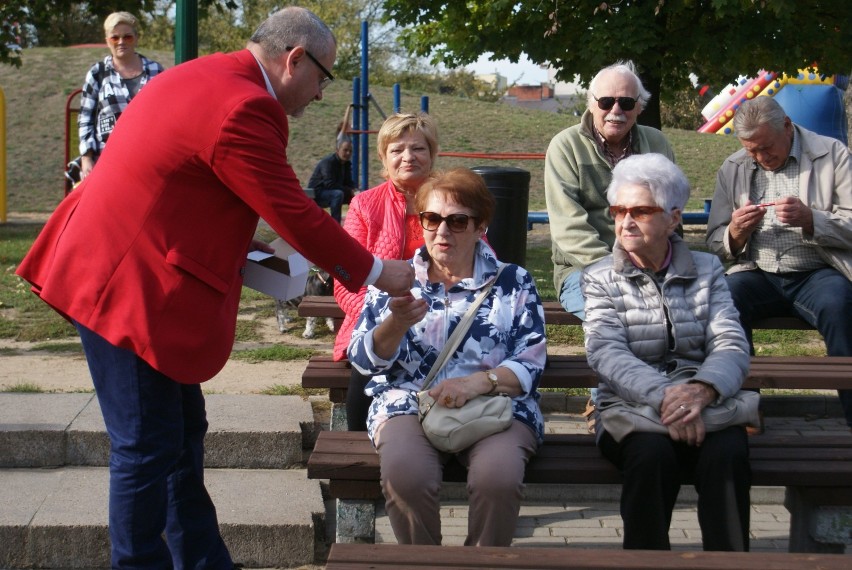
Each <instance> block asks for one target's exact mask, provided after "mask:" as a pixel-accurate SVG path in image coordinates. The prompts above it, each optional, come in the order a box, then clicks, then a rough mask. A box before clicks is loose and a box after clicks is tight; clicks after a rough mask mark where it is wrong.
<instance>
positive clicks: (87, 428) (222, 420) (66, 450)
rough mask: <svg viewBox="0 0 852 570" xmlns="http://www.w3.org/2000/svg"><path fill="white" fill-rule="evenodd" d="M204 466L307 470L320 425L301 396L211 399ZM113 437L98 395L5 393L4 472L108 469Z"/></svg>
mask: <svg viewBox="0 0 852 570" xmlns="http://www.w3.org/2000/svg"><path fill="white" fill-rule="evenodd" d="M205 399H206V403H207V420H208V422H209V424H210V427H209V430H208V433H207V438H206V440H205V444H206V456H205V464H206V465H207V466H208V467H219V468H232V469H287V468H292V467H300V466H302V465H303V464H304V458H305V451H306V450H308V451H309V450H310V449H312V448H313V444H314V441H315V439H316V431H317V429H318V428H317V426H316V425H315V423H314V415H313V412H312V410H311V404H310V402H309V401H307V400H304V399H302V398H301V397H299V396H263V395H224V394H213V395H208V396H206V397H205ZM108 457H109V437H108V436H107V433H106V429H105V427H104V423H103V418H102V416H101V411H100V406H99V405H98V400H97V398H96V397H95V395H94V394H91V393H77V394H74V393H72V394H19V393H0V467H58V466H63V465H80V466H84V465H86V466H106V465H107V462H108Z"/></svg>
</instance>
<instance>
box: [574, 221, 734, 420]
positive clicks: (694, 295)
mask: <svg viewBox="0 0 852 570" xmlns="http://www.w3.org/2000/svg"><path fill="white" fill-rule="evenodd" d="M669 239H670V240H671V243H672V260H671V265H670V266H669V269H668V272H667V274H666V276H665V279H664V280H663V283H662V284H661V287H660V288H658V287H657V285H656V283H655V282H654V280H653V278H652V277H651V276H649V275H646V274H645V273H643V272H642V271H641V270H640V269H638V268H637V267H636V266H634V265H633V263H632V262H631V261H630V259H629V257H628V255H627V252H625V251H624V250H623V249H622V248H621V246H620V245H619V244H618V243H616V245H615V247H614V249H613V253H612V255H609V256H607V257H605V258H603V259H601V260H600V261H598V262H597V263H595V264H593V265H590V266H589V267H587V268H586V269H585V270H584V271H583V276H582V278H581V280H580V283H581V286H582V288H583V295H584V296H585V298H586V320H585V321H584V323H583V330H584V332H585V336H586V354H587V358H588V361H589V365H590V366H591V368H592V369H593V370H594V371H595V372H596V373H597V374H598V377H599V378H600V385H599V390H600V391H599V392H598V401H599V402H602V401H606V400H607V399H613V397H617V398H621V399H623V400H625V401H628V402H634V403H639V404H648V405H650V406H653V407H654V409H655V410H657V411H658V412H659V410H660V406H661V404H662V400H663V396H664V390H665V388H666V387H668V386H670V385H671V383H672V382H671V380H669V378H668V377H667V376H666V373H671V372H673V370H675V369H681V368H683V367H685V366H695V367H698V372H697V373H696V375H695V377H694V379H695V380H701V381H702V382H706V383H708V384H710V385H712V386H713V387H714V388H715V389H716V391H717V392H718V393H719V401H722V400H724V399H725V398H728V397H730V396H732V395H734V394H735V393H736V392H737V391H738V390H739V389H740V387H741V386H742V383H743V380H744V379H745V377H746V375H747V374H748V369H749V362H750V358H749V348H748V342H747V341H746V337H745V333H743V329H742V327H741V326H740V321H739V313H738V312H737V310H736V308H735V307H734V303H733V301H732V300H731V295H730V292H729V291H728V285H727V283H726V281H725V276H724V273H725V271H724V268H723V267H722V264H721V262H720V261H719V259H718V258H717V257H716V256H715V255H712V254H709V253H702V252H693V251H690V250H689V248H688V247H687V246H686V243H684V242H683V240H682V239H681V238H679V237H678V236H676V235H674V236H672V237H671V238H669ZM664 306H665V308H666V309H665V310H664ZM668 324H670V325H671V333H672V337H673V339H674V341H673V342H674V346H673V347H670V346H669V335H668V332H667V325H668Z"/></svg>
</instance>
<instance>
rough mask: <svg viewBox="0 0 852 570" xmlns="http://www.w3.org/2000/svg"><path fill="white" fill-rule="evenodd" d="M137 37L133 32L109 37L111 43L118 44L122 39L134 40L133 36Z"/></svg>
mask: <svg viewBox="0 0 852 570" xmlns="http://www.w3.org/2000/svg"><path fill="white" fill-rule="evenodd" d="M135 37H136V36H134V35H133V34H124V35H123V36H118V35H115V36H110V37H108V38H107V39H108V40H109V41H110V43H113V44H117V43H118V42H120V41H121V40H124V41H126V42H132V41H133V38H135Z"/></svg>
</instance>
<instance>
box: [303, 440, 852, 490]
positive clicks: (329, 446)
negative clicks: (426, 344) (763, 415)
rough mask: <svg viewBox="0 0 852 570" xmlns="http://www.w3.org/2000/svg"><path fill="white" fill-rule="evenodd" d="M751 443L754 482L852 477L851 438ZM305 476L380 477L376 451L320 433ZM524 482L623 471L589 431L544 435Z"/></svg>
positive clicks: (609, 477) (817, 482)
mask: <svg viewBox="0 0 852 570" xmlns="http://www.w3.org/2000/svg"><path fill="white" fill-rule="evenodd" d="M752 442H754V443H752ZM749 443H750V446H751V457H750V460H751V466H752V475H753V479H754V480H753V484H755V485H774V486H788V485H793V486H801V485H806V486H815V487H822V486H836V485H837V484H838V482H839V481H849V480H852V438H848V437H842V436H827V437H820V436H815V437H811V438H803V437H801V436H798V437H797V438H787V437H763V436H761V437H755V438H750V439H749ZM308 477H309V478H311V479H332V480H338V481H353V482H354V481H371V480H372V481H378V479H379V456H378V454H377V453H376V452H375V450H374V449H373V446H372V444H371V443H370V441H369V439H368V438H367V435H366V433H364V432H321V433H320V434H319V437H318V438H317V442H316V445H315V447H314V452H313V453H312V454H311V457H310V458H309V459H308ZM446 480H450V481H464V472H463V470H462V471H458V472H454V473H451V474H449V476H448V477H447V478H446ZM525 481H526V482H527V483H560V484H587V483H620V482H621V476H620V474H619V473H618V470H617V469H616V468H615V467H614V466H613V465H612V464H611V463H610V462H609V461H608V460H606V459H605V458H604V457H603V456H601V455H600V452H599V451H598V450H597V447H596V446H595V443H594V438H593V437H592V436H590V435H548V436H546V438H545V443H544V444H543V445H542V446H541V448H540V449H539V451H538V453H537V454H536V456H535V457H533V459H532V460H531V461H530V463H529V465H528V467H527V473H526V476H525ZM849 494H850V496H852V489H850V491H849ZM333 496H335V495H333ZM336 497H337V498H353V497H346V496H336ZM376 497H378V495H376Z"/></svg>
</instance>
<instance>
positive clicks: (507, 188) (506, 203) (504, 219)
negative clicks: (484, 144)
mask: <svg viewBox="0 0 852 570" xmlns="http://www.w3.org/2000/svg"><path fill="white" fill-rule="evenodd" d="M471 170H473V171H474V172H476V173H477V174H479V175H480V176H482V178H483V179H484V180H485V185H486V186H488V190H490V191H491V194H492V195H493V196H494V199H495V201H496V202H497V205H496V208H495V210H494V219H493V220H491V225H490V226H489V227H488V243H490V244H491V247H492V248H494V251H496V252H497V257H498V259H500V261H505V262H506V263H515V264H517V265H521V266H523V265H525V264H526V260H527V213H528V210H529V198H530V173H529V172H528V171H526V170H524V169H522V168H512V167H503V166H475V167H473V168H472V169H471Z"/></svg>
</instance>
